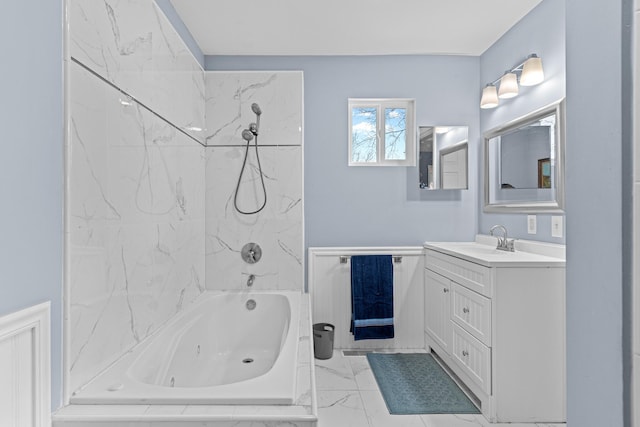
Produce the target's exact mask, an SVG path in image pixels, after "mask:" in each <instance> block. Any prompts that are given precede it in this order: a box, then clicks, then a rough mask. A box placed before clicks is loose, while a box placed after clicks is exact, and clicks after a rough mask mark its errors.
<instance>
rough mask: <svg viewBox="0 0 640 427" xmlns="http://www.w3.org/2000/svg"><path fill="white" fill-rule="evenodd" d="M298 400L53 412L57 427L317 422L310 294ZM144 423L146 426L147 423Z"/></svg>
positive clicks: (307, 426)
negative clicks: (285, 402)
mask: <svg viewBox="0 0 640 427" xmlns="http://www.w3.org/2000/svg"><path fill="white" fill-rule="evenodd" d="M300 310H301V311H300V329H299V330H300V337H299V340H300V343H299V346H298V375H297V387H296V401H295V403H294V404H293V405H269V406H259V405H256V406H253V405H68V406H65V407H63V408H61V409H60V410H59V411H57V412H56V413H55V414H54V415H53V427H80V426H86V427H135V426H136V425H138V424H140V425H141V426H144V427H156V426H161V427H189V426H194V427H195V426H198V427H223V426H225V427H226V426H231V425H233V426H234V427H245V426H246V427H249V426H253V427H258V426H260V425H261V424H262V423H264V425H265V426H266V425H272V423H274V422H278V423H287V425H288V426H297V427H313V426H316V424H317V419H318V418H317V414H318V410H317V403H316V391H315V373H314V359H313V341H312V340H311V319H310V317H311V309H310V303H309V295H308V294H303V298H302V299H301V304H300ZM143 423H144V424H143Z"/></svg>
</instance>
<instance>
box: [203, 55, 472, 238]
mask: <svg viewBox="0 0 640 427" xmlns="http://www.w3.org/2000/svg"><path fill="white" fill-rule="evenodd" d="M205 65H206V66H205V69H207V70H291V69H294V70H303V71H304V109H305V112H304V115H305V121H304V123H305V129H304V151H305V154H304V158H305V163H304V179H305V232H306V245H307V247H312V246H374V245H393V246H397V245H420V244H422V242H424V241H425V240H432V241H435V240H470V239H473V237H474V234H475V232H476V207H477V194H476V190H475V189H473V188H472V189H471V190H464V191H453V190H451V191H436V192H434V191H431V192H429V190H419V189H418V172H417V167H412V168H405V167H348V166H347V160H348V159H347V157H348V156H347V153H348V147H347V138H348V124H347V118H348V114H347V99H348V98H350V97H353V98H376V97H400V98H415V99H416V110H417V111H416V126H420V125H423V126H426V125H468V126H469V141H470V144H469V146H470V154H469V164H470V168H471V170H470V176H472V177H474V176H476V175H477V165H478V153H479V145H478V142H479V109H478V101H477V99H476V97H475V96H473V95H471V96H470V94H476V93H477V92H478V88H479V85H480V83H479V78H478V76H479V58H477V57H459V56H458V57H457V56H338V57H224V56H215V57H206V62H205ZM264 114H268V112H264Z"/></svg>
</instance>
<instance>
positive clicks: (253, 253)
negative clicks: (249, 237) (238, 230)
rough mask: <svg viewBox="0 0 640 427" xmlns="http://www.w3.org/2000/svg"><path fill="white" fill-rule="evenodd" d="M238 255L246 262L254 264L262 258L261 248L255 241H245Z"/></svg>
mask: <svg viewBox="0 0 640 427" xmlns="http://www.w3.org/2000/svg"><path fill="white" fill-rule="evenodd" d="M240 255H241V256H242V259H243V260H244V262H246V263H247V264H255V263H256V262H258V261H260V258H262V248H261V247H260V245H258V244H257V243H253V242H252V243H247V244H246V245H244V246H243V247H242V250H241V251H240Z"/></svg>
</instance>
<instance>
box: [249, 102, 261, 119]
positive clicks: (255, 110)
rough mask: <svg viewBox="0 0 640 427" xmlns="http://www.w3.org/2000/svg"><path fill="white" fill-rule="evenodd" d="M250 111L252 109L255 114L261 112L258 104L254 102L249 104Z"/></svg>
mask: <svg viewBox="0 0 640 427" xmlns="http://www.w3.org/2000/svg"><path fill="white" fill-rule="evenodd" d="M251 111H253V112H254V113H255V114H256V115H257V116H259V115H260V114H262V110H261V109H260V106H259V105H258V104H256V103H255V102H254V103H253V104H251Z"/></svg>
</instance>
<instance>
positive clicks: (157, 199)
mask: <svg viewBox="0 0 640 427" xmlns="http://www.w3.org/2000/svg"><path fill="white" fill-rule="evenodd" d="M67 15H68V23H69V40H70V43H69V54H70V56H71V57H72V61H69V62H68V75H69V93H68V100H69V101H68V102H69V115H70V118H69V139H68V141H67V144H68V166H67V173H68V188H67V202H66V203H67V212H68V229H67V232H68V236H67V241H68V254H67V272H68V278H67V291H66V294H67V295H66V298H67V301H68V304H69V306H70V307H69V310H68V311H67V312H66V316H67V318H66V319H65V321H66V324H67V328H68V329H67V330H68V333H67V343H66V347H67V348H66V352H67V355H66V359H67V361H68V362H67V363H68V366H67V369H68V371H67V375H68V380H67V381H68V388H69V390H70V391H73V390H75V389H76V388H77V387H79V386H81V385H82V384H84V383H86V382H87V381H88V380H89V379H91V378H92V377H93V376H94V375H95V374H96V373H98V372H100V371H101V370H102V369H103V368H105V367H106V366H107V365H109V364H110V363H111V362H113V361H114V360H115V359H117V358H118V357H119V356H121V355H122V354H123V353H124V352H126V351H127V350H128V349H129V348H131V347H132V346H133V345H135V344H136V343H137V342H139V341H140V340H142V339H144V338H145V337H146V336H148V335H149V334H151V333H152V332H154V331H155V330H156V329H157V328H158V327H159V326H160V325H162V324H163V323H165V322H166V321H167V320H168V319H169V318H170V317H171V316H172V315H174V314H175V313H176V312H178V311H180V310H181V309H182V308H183V307H185V306H187V305H188V304H189V303H190V302H191V301H193V300H194V299H195V298H196V297H197V296H198V295H200V294H201V293H202V292H204V290H205V279H204V276H205V271H204V270H205V267H204V252H205V251H204V236H205V213H204V208H205V205H204V199H205V157H206V154H205V148H204V147H203V146H202V145H201V144H199V143H198V142H196V141H194V139H192V138H195V139H197V140H199V141H200V142H201V143H204V132H202V131H200V132H198V131H197V128H201V129H204V72H203V70H202V69H201V68H200V66H199V64H198V63H197V61H196V60H195V59H194V58H193V56H192V55H191V53H190V51H189V50H188V49H187V48H186V46H185V45H184V43H183V42H182V40H181V39H180V37H179V36H178V34H177V33H176V32H175V30H174V29H173V27H172V26H171V24H170V23H169V21H168V20H167V19H166V17H165V16H164V15H163V14H162V12H161V11H160V9H158V7H157V6H156V5H155V3H154V1H153V0H127V1H124V2H123V1H116V0H104V1H99V2H93V1H85V0H69V1H67ZM80 64H81V65H80ZM88 70H91V71H88ZM102 79H104V80H106V81H107V82H109V83H110V84H107V83H105V81H103V80H102ZM123 92H124V93H123ZM126 94H129V95H131V96H132V97H134V98H135V99H137V100H138V101H139V102H140V103H141V104H144V105H140V104H138V103H136V102H133V101H132V99H130V98H129V97H127V96H126ZM147 107H148V108H149V109H147ZM180 130H182V132H181V131H180ZM183 132H185V133H183ZM187 134H188V135H189V136H191V137H189V136H188V135H187Z"/></svg>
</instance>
